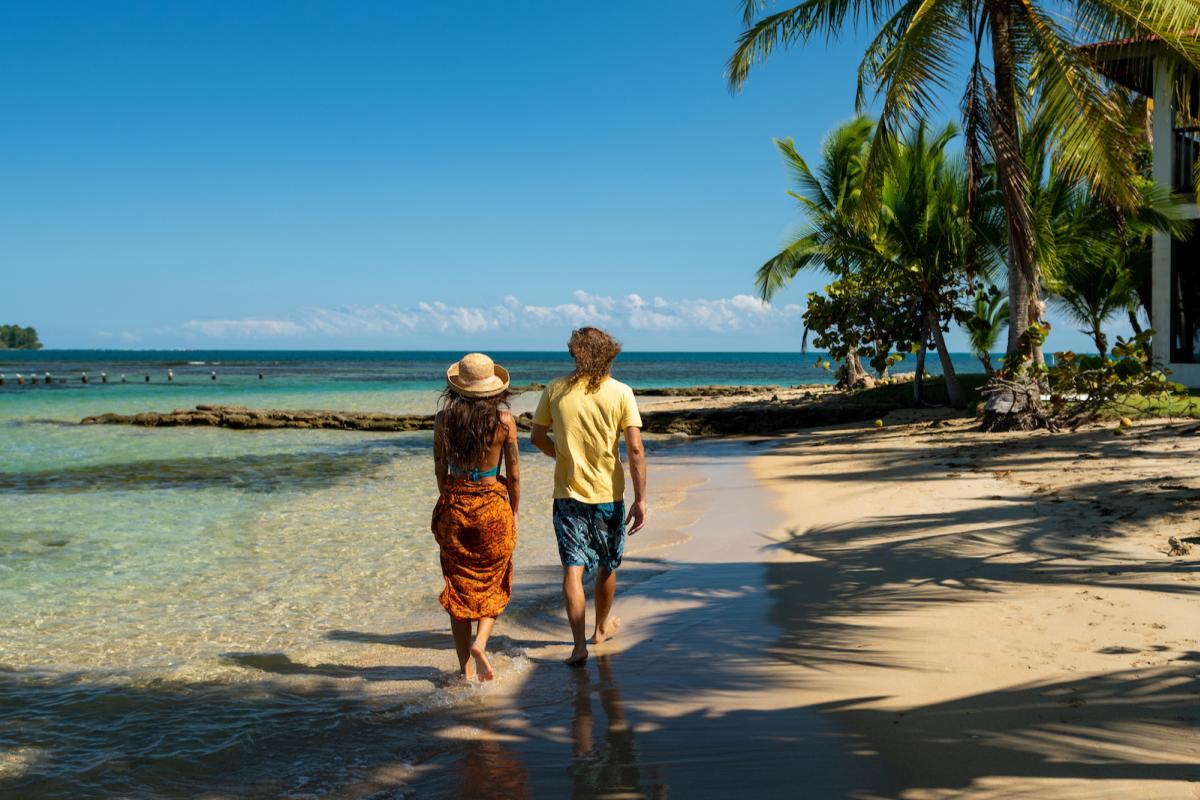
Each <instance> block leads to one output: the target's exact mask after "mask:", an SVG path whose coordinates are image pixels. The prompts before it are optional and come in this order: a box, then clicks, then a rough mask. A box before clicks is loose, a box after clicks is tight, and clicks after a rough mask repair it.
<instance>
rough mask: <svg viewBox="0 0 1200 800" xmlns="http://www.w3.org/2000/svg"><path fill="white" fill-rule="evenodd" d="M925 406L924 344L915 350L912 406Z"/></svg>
mask: <svg viewBox="0 0 1200 800" xmlns="http://www.w3.org/2000/svg"><path fill="white" fill-rule="evenodd" d="M924 404H925V342H921V349H919V350H917V371H916V372H915V373H914V374H913V405H914V406H921V405H924Z"/></svg>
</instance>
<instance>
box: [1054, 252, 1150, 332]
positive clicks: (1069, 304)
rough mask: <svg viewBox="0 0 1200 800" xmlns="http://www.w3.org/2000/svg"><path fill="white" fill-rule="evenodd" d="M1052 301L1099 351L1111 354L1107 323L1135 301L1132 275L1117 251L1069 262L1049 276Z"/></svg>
mask: <svg viewBox="0 0 1200 800" xmlns="http://www.w3.org/2000/svg"><path fill="white" fill-rule="evenodd" d="M1047 277H1048V280H1047V281H1046V288H1047V289H1049V290H1050V292H1051V302H1052V303H1054V304H1055V305H1056V306H1058V307H1059V308H1060V309H1062V310H1063V311H1064V312H1066V313H1067V314H1068V315H1069V316H1070V317H1071V318H1072V319H1074V320H1076V321H1077V322H1079V323H1080V324H1082V325H1083V326H1084V329H1083V332H1084V333H1086V334H1087V335H1088V336H1090V337H1092V341H1093V342H1095V344H1096V352H1098V353H1099V354H1100V355H1102V356H1103V355H1107V354H1108V337H1106V336H1105V335H1104V329H1103V328H1104V323H1106V322H1108V320H1109V319H1111V318H1112V317H1113V316H1114V315H1115V314H1117V313H1119V312H1121V311H1124V310H1125V309H1127V308H1129V306H1130V304H1131V303H1132V302H1134V294H1133V283H1132V281H1131V280H1130V273H1129V271H1128V270H1127V269H1125V266H1124V264H1123V263H1122V262H1121V259H1120V258H1118V257H1117V256H1116V254H1115V253H1113V252H1107V253H1097V254H1096V255H1095V256H1094V257H1092V258H1087V259H1084V260H1081V261H1069V262H1067V263H1065V264H1063V265H1061V267H1060V268H1059V269H1058V270H1056V271H1055V272H1054V273H1053V274H1052V275H1050V276H1047Z"/></svg>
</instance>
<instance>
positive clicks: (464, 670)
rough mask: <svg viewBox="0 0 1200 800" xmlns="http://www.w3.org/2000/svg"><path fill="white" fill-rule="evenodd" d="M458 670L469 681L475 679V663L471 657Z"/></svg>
mask: <svg viewBox="0 0 1200 800" xmlns="http://www.w3.org/2000/svg"><path fill="white" fill-rule="evenodd" d="M458 671H459V673H461V674H462V676H463V677H464V678H466V679H467V680H469V681H470V680H474V679H475V664H474V663H473V662H472V661H471V659H469V658H468V659H467V660H466V662H465V663H464V664H463V665H462V666H461V667H459V670H458Z"/></svg>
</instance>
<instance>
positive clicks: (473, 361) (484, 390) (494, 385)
mask: <svg viewBox="0 0 1200 800" xmlns="http://www.w3.org/2000/svg"><path fill="white" fill-rule="evenodd" d="M446 381H447V382H448V383H449V384H450V388H451V389H453V390H454V391H455V392H457V393H458V394H460V395H462V396H463V397H492V396H493V395H497V394H500V393H501V392H503V391H504V390H505V389H507V388H508V370H506V369H505V368H504V367H502V366H500V365H499V364H497V363H496V362H494V361H492V360H491V359H490V358H488V357H487V356H485V355H484V354H483V353H468V354H467V355H465V356H463V357H462V358H461V359H460V360H459V361H458V363H456V364H451V365H450V368H449V369H448V370H446Z"/></svg>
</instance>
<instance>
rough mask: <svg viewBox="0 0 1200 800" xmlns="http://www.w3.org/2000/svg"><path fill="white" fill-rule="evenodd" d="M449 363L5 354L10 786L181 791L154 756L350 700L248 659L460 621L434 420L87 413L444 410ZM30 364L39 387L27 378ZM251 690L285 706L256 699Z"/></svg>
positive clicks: (437, 359)
mask: <svg viewBox="0 0 1200 800" xmlns="http://www.w3.org/2000/svg"><path fill="white" fill-rule="evenodd" d="M457 355H458V354H436V353H435V354H428V353H415V354H414V353H402V354H396V353H357V354H355V353H277V352H271V353H229V352H186V353H130V352H95V351H93V352H83V351H81V352H66V351H59V352H50V351H47V352H38V353H8V352H5V353H0V373H4V375H5V378H6V380H5V384H4V385H3V386H0V509H2V511H0V607H3V608H4V609H6V611H7V613H8V620H7V624H5V625H4V626H2V627H0V748H2V750H0V789H5V788H7V787H25V789H27V790H28V794H30V795H39V794H41V795H50V796H70V797H77V796H89V795H91V796H105V795H111V794H113V793H117V794H122V793H126V794H131V795H137V796H142V795H146V796H157V795H158V794H160V793H165V794H168V795H170V794H172V792H171V791H168V790H165V789H163V787H164V786H165V785H166V784H163V783H162V782H161V781H162V780H163V778H162V776H161V775H159V776H158V777H155V775H157V774H158V773H156V772H155V770H158V769H163V770H167V773H169V774H170V775H177V774H187V773H188V771H189V770H193V771H201V772H202V771H203V769H204V767H203V765H205V764H208V763H210V762H211V759H212V758H214V757H215V755H216V754H219V753H222V752H224V751H226V750H227V749H228V748H230V747H234V746H242V745H241V744H237V743H244V742H247V741H252V740H254V738H255V737H256V736H257V735H259V734H258V731H260V730H261V729H262V726H264V725H266V726H276V725H280V724H283V723H286V724H291V723H290V722H288V721H289V720H290V721H293V722H294V721H295V720H296V719H305V720H308V722H306V723H305V724H311V725H316V726H317V727H320V726H321V725H324V724H327V723H328V722H329V720H331V719H338V718H339V716H338V714H337V713H334V712H335V711H336V710H337V709H338V708H340V706H339V705H338V704H339V703H342V702H344V698H341V696H340V695H338V694H337V693H330V694H328V695H322V694H320V693H319V692H318V693H316V694H315V695H314V694H313V693H312V692H309V691H306V692H305V693H296V692H292V691H283V690H280V689H279V688H278V687H275V686H272V687H271V688H270V690H267V689H264V688H263V687H264V685H265V684H264V677H263V676H264V673H263V672H262V671H261V670H260V669H248V668H247V666H246V660H245V657H244V656H239V655H238V654H246V653H251V654H255V655H254V656H253V658H255V659H260V660H261V659H267V663H275V662H271V661H270V659H276V661H278V659H279V658H284V662H282V663H285V664H293V663H294V664H301V663H302V664H340V663H346V662H349V661H351V660H352V659H353V658H354V655H353V653H352V650H353V648H354V646H355V644H354V642H352V641H351V642H348V641H346V640H345V639H344V638H339V637H338V636H334V635H331V632H334V631H339V630H345V629H350V630H359V631H363V630H371V629H375V628H378V627H379V626H380V625H387V626H391V628H392V629H395V630H410V631H421V630H440V629H441V628H443V627H445V620H444V615H443V613H442V611H441V609H440V606H438V604H437V602H436V596H437V592H438V590H439V589H440V585H441V577H440V571H439V567H438V561H437V551H436V547H435V546H434V545H433V543H432V538H431V536H430V534H429V531H428V525H429V513H430V509H431V507H432V505H433V502H434V500H435V493H436V490H435V486H434V483H433V480H432V475H431V471H432V462H431V458H430V439H429V435H428V434H427V433H412V434H366V433H351V432H342V431H299V430H277V431H250V432H240V431H230V430H224V429H211V428H173V429H161V430H160V429H143V428H134V427H126V426H80V425H78V420H79V419H80V418H82V417H84V416H87V415H91V414H98V413H102V412H106V411H117V412H125V413H130V412H137V411H145V410H169V409H172V408H181V407H190V406H193V405H195V404H197V403H205V402H220V403H237V404H242V405H249V406H262V407H287V408H323V409H342V410H381V411H392V412H402V413H431V412H432V411H433V410H434V408H435V405H436V399H437V395H438V391H439V390H440V388H441V386H442V382H443V375H444V369H445V366H446V364H447V363H449V362H450V361H451V360H453V359H454V358H456V357H457ZM497 357H498V360H501V361H503V363H505V364H506V365H507V366H508V367H509V368H510V370H511V371H512V374H513V380H514V383H526V382H531V381H545V380H547V379H549V378H551V377H553V376H555V375H557V374H561V373H562V372H564V371H566V369H567V367H568V362H567V360H566V358H565V357H564V356H562V355H559V354H497ZM812 363H813V357H812V356H799V355H786V354H628V355H626V356H623V357H622V359H621V361H620V362H619V366H618V369H617V375H618V377H621V378H623V379H625V380H627V381H628V382H630V383H632V384H634V385H641V386H647V385H658V386H662V385H686V384H710V383H712V384H717V383H726V384H754V383H758V384H773V383H778V384H795V383H811V382H816V381H824V380H827V379H828V375H827V373H825V372H824V371H822V370H819V369H816V368H814V367H813V366H812ZM168 369H170V370H172V372H173V374H174V380H173V381H171V382H168V381H167V380H166V373H167V370H168ZM47 371H48V372H50V373H51V376H52V382H51V383H50V384H46V383H45V382H44V377H42V376H43V375H44V373H45V372H47ZM84 371H86V372H87V374H88V377H89V382H88V383H87V384H84V383H82V382H81V376H82V373H83V372H84ZM213 371H216V372H217V380H215V381H214V380H212V377H211V373H212V372H213ZM17 372H20V373H22V375H24V376H28V375H30V374H31V373H36V374H38V375H39V377H41V378H42V382H39V383H38V384H36V385H33V384H28V383H27V384H25V385H17V384H16V383H15V382H14V376H15V374H16V373H17ZM101 373H106V375H107V379H108V382H107V383H102V382H100V381H101ZM260 373H261V375H262V377H261V378H260V377H259V375H260ZM122 375H124V377H125V382H124V383H122V382H121V376H122ZM146 375H149V376H150V378H151V380H150V382H149V383H147V382H146V381H145V376H146ZM62 378H67V379H69V382H68V383H59V382H57V381H58V380H61V379H62ZM530 397H531V396H529V395H527V396H526V400H528V399H529V398H530ZM524 455H525V458H524V459H523V464H522V467H523V484H524V495H525V499H524V508H525V509H527V511H526V512H525V513H523V514H522V519H521V522H520V531H521V533H520V538H519V545H518V551H517V569H518V573H519V574H522V573H523V572H524V573H528V572H530V571H536V570H538V569H540V568H544V567H547V566H548V565H553V564H555V563H556V554H555V547H554V542H553V535H552V532H551V530H550V525H549V520H548V515H547V514H542V513H534V510H537V509H545V508H546V507H548V505H549V501H550V495H551V480H552V475H551V464H550V462H549V461H548V460H547V459H543V458H540V457H539V456H538V455H537V454H536V453H534V452H533V451H531V450H528V449H526V451H525V452H524ZM278 654H286V657H285V656H282V655H278ZM254 663H258V662H254ZM276 665H277V664H276ZM264 693H265V694H264ZM260 695H261V696H269V698H270V702H257V701H255V702H253V703H251V702H250V700H249V698H255V697H259V696H260ZM250 706H252V707H253V713H250V712H249V711H246V710H245V709H246V708H248V707H250ZM213 709H224V710H225V711H222V713H220V714H217V713H216V712H215V711H213ZM238 709H243V710H242V711H241V712H240V713H239V712H238V711H237V710H238ZM226 711H227V712H228V713H225V712H226ZM214 715H215V716H214ZM164 726H165V727H167V728H169V729H170V734H169V736H168V735H166V734H163V733H162V729H163V728H164ZM388 735H389V736H391V735H399V734H398V733H396V732H395V731H391V732H390V733H389V734H388ZM164 736H166V738H163V737H164ZM385 739H386V737H385ZM387 741H392V740H390V739H387ZM393 744H395V742H393ZM135 756H136V758H135ZM131 758H133V759H134V761H133V762H131V761H130V759H131ZM137 759H142V760H141V761H138V760H137ZM131 764H132V766H131ZM155 765H157V766H155ZM147 786H156V787H158V788H157V789H156V790H154V791H150V790H147V789H146V787H147ZM23 793H25V792H24V791H22V792H18V794H23ZM147 793H148V794H147Z"/></svg>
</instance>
